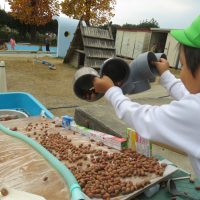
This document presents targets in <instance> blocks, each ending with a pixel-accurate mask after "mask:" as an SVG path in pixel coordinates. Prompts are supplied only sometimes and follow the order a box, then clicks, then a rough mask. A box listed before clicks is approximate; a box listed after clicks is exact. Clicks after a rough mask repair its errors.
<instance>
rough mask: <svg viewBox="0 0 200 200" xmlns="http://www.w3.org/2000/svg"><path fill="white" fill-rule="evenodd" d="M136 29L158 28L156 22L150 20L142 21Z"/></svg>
mask: <svg viewBox="0 0 200 200" xmlns="http://www.w3.org/2000/svg"><path fill="white" fill-rule="evenodd" d="M137 27H138V28H159V24H158V22H157V21H156V20H155V19H154V18H152V19H150V20H147V19H146V20H143V21H142V22H141V23H140V24H138V25H137Z"/></svg>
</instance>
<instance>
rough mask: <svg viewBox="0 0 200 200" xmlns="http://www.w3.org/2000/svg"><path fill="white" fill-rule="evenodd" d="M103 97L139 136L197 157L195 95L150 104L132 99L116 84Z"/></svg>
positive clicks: (198, 138) (199, 138)
mask: <svg viewBox="0 0 200 200" xmlns="http://www.w3.org/2000/svg"><path fill="white" fill-rule="evenodd" d="M105 97H106V98H107V99H108V100H109V101H110V102H111V103H112V105H113V107H114V109H115V111H116V113H117V115H118V117H119V118H120V119H122V120H123V121H124V122H126V123H127V124H128V126H129V127H132V128H134V129H135V130H136V131H137V132H138V133H139V134H140V135H141V136H142V137H144V138H147V139H150V140H153V141H157V142H161V143H164V144H167V145H171V146H174V147H176V148H179V149H181V150H182V151H184V152H186V153H187V154H189V155H193V156H195V157H197V156H198V157H199V158H200V145H199V141H200V134H199V120H195V119H194V116H198V115H199V114H198V112H199V108H200V105H199V103H198V99H197V98H194V99H193V96H192V95H187V96H186V97H185V98H183V99H182V100H180V101H172V102H171V103H170V104H168V105H163V106H151V105H141V104H138V103H136V102H132V101H131V100H130V99H129V98H128V97H126V96H124V95H123V93H122V90H121V89H120V88H118V87H111V88H110V89H109V90H108V91H107V92H106V94H105Z"/></svg>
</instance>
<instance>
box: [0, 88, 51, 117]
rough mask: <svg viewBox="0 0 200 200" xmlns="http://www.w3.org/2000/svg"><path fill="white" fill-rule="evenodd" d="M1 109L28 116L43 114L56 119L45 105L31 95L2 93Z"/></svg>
mask: <svg viewBox="0 0 200 200" xmlns="http://www.w3.org/2000/svg"><path fill="white" fill-rule="evenodd" d="M0 109H12V110H19V111H23V112H25V113H26V114H27V115H28V116H39V115H41V113H42V112H43V113H44V114H45V116H46V117H48V118H50V119H52V118H54V115H53V114H52V113H51V112H49V111H48V110H47V109H46V108H45V106H44V105H42V104H41V103H40V102H39V101H38V100H37V99H36V98H35V97H33V96H32V95H31V94H29V93H25V92H5V93H0Z"/></svg>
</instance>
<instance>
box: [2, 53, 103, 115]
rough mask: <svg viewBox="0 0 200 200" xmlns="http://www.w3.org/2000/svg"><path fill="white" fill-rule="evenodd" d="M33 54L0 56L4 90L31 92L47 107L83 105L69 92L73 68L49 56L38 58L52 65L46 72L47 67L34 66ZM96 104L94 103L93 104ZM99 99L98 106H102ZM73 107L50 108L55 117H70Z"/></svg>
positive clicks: (71, 85) (85, 102) (84, 102)
mask: <svg viewBox="0 0 200 200" xmlns="http://www.w3.org/2000/svg"><path fill="white" fill-rule="evenodd" d="M35 59H36V56H35V55H32V54H27V55H21V54H19V55H17V54H13V55H1V54H0V60H4V61H5V63H6V77H7V89H8V91H23V92H28V93H31V94H32V95H33V96H34V97H36V98H37V99H38V100H39V101H40V102H41V103H42V104H44V106H45V107H47V108H57V107H68V106H69V107H70V106H84V105H88V104H93V103H88V102H87V101H84V100H81V99H79V98H78V97H76V95H75V94H74V92H73V78H74V74H75V72H76V69H75V68H73V67H72V66H69V65H67V64H63V59H60V58H53V57H49V56H44V57H40V58H39V59H40V60H45V61H48V62H51V63H53V64H54V65H55V66H56V70H50V69H49V68H48V66H47V65H43V64H41V63H37V64H35V63H34V60H35ZM95 103H96V102H95ZM105 103H106V102H105V100H104V99H103V98H102V99H100V100H99V101H98V104H105ZM74 110H75V108H62V109H60V108H59V109H52V110H51V112H52V113H53V114H54V115H56V116H63V115H66V114H68V115H74Z"/></svg>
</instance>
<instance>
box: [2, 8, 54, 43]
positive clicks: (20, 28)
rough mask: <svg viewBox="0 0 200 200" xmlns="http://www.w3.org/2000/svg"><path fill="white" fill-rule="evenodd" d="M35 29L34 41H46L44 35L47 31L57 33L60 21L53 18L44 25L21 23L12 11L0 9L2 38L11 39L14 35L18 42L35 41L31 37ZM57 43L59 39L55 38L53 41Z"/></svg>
mask: <svg viewBox="0 0 200 200" xmlns="http://www.w3.org/2000/svg"><path fill="white" fill-rule="evenodd" d="M33 29H34V31H35V35H34V42H36V43H41V44H43V43H44V35H45V34H46V33H47V32H50V33H55V34H57V31H58V23H57V21H56V20H51V21H50V22H49V23H47V24H46V25H44V26H35V27H33V26H31V25H27V24H24V23H21V22H20V21H19V20H17V19H15V18H14V17H13V16H11V15H10V13H6V12H5V11H4V10H1V9H0V39H2V40H6V41H9V39H10V37H11V36H13V37H14V38H15V40H16V41H17V42H33V39H32V38H31V32H32V30H33ZM52 43H53V44H56V43H57V41H56V39H54V41H53V42H52Z"/></svg>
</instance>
